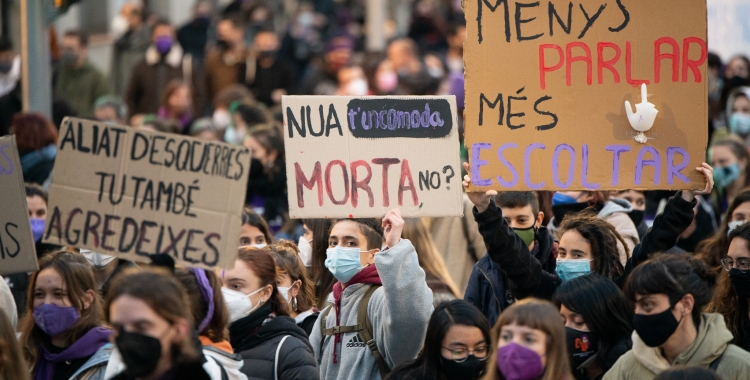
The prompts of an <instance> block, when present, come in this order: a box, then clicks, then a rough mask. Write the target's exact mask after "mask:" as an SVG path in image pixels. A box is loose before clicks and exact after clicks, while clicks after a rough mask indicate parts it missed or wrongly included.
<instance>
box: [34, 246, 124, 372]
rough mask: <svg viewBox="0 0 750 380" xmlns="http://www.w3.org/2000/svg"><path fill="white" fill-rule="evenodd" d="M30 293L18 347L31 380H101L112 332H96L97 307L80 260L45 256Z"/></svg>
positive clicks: (88, 270) (61, 255) (62, 254)
mask: <svg viewBox="0 0 750 380" xmlns="http://www.w3.org/2000/svg"><path fill="white" fill-rule="evenodd" d="M30 287H31V291H30V292H29V293H28V294H29V299H28V302H27V305H26V316H25V317H24V320H23V323H22V325H21V339H20V342H21V346H22V348H23V353H24V356H25V359H26V362H27V364H28V365H29V366H30V367H31V368H32V378H33V379H36V380H48V379H53V380H57V379H71V380H73V379H75V380H78V379H91V378H93V379H99V378H104V372H105V369H106V368H105V367H106V365H107V362H108V361H109V357H110V353H111V352H112V348H113V346H112V344H110V343H109V342H110V337H111V335H112V330H110V329H107V328H105V327H103V326H102V325H103V313H102V301H101V298H100V297H99V294H98V293H97V292H96V286H95V285H94V274H93V273H92V272H91V268H90V267H89V264H88V263H87V262H86V259H85V258H84V257H83V256H82V255H80V254H78V253H74V252H66V251H59V252H54V253H50V254H48V255H46V256H45V257H43V258H42V259H41V260H40V261H39V270H38V271H36V272H34V274H33V275H32V276H31V281H30Z"/></svg>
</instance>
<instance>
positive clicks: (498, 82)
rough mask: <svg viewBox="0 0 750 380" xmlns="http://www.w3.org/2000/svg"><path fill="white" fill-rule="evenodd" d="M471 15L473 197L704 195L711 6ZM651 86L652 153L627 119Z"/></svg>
mask: <svg viewBox="0 0 750 380" xmlns="http://www.w3.org/2000/svg"><path fill="white" fill-rule="evenodd" d="M464 7H465V8H464V10H465V12H466V19H467V20H468V22H467V39H466V43H465V45H464V65H465V70H466V110H465V117H466V124H465V125H466V147H467V149H469V160H470V163H471V173H470V174H471V176H472V180H473V186H472V190H475V191H485V190H488V189H496V190H501V191H502V190H516V191H526V190H556V189H568V190H608V189H699V188H703V186H704V179H703V176H702V175H701V174H700V173H699V172H698V171H696V170H695V168H696V167H698V166H700V164H701V162H703V161H704V160H705V155H706V143H707V133H706V121H707V120H708V110H707V95H706V91H707V84H706V54H707V50H706V0H653V1H635V0H579V1H575V2H569V1H562V0H551V1H544V2H532V1H527V2H521V1H511V0H507V1H506V0H471V1H465V2H464ZM642 83H646V84H647V92H648V102H650V103H653V104H654V105H655V107H656V109H657V110H658V111H659V112H658V114H657V116H656V119H655V122H654V124H653V127H651V129H650V130H647V131H646V132H645V136H646V138H647V140H646V142H645V144H642V143H639V142H636V141H635V140H634V137H636V136H637V135H638V133H639V132H638V131H636V130H634V129H633V128H631V125H630V122H629V120H628V114H627V113H626V109H625V101H629V102H630V103H631V104H633V105H635V104H638V103H641V100H642V96H641V88H640V85H641V84H642ZM631 110H632V108H631ZM636 115H637V116H638V117H640V115H639V114H636Z"/></svg>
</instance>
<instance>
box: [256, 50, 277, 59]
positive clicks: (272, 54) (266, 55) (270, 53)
mask: <svg viewBox="0 0 750 380" xmlns="http://www.w3.org/2000/svg"><path fill="white" fill-rule="evenodd" d="M275 58H276V50H264V51H259V52H258V59H259V60H266V59H275Z"/></svg>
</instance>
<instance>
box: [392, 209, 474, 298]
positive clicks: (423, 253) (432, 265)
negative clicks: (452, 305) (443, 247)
mask: <svg viewBox="0 0 750 380" xmlns="http://www.w3.org/2000/svg"><path fill="white" fill-rule="evenodd" d="M404 222H405V223H404V231H403V232H402V233H401V236H402V237H403V238H404V239H408V240H409V241H411V244H412V245H413V246H414V249H415V250H416V251H417V257H418V259H419V266H420V267H422V269H424V271H425V272H427V275H431V276H433V277H435V278H437V279H438V280H440V281H442V282H443V283H444V284H445V285H447V286H448V288H449V289H450V291H451V293H453V295H454V296H455V297H456V298H461V292H460V291H459V290H458V286H456V283H455V282H454V281H453V278H452V277H451V275H450V273H448V268H446V266H445V261H444V260H443V256H441V255H440V252H438V249H437V247H436V246H435V242H434V241H433V240H432V235H430V232H429V231H428V230H427V227H426V226H425V225H424V223H422V220H421V219H417V218H407V219H405V220H404Z"/></svg>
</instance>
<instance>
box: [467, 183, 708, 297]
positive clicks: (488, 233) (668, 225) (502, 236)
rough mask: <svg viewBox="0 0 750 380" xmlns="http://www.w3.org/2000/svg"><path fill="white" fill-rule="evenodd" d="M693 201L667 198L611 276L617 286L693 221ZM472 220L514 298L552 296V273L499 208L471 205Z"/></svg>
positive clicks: (556, 283) (556, 281)
mask: <svg viewBox="0 0 750 380" xmlns="http://www.w3.org/2000/svg"><path fill="white" fill-rule="evenodd" d="M696 203H697V202H696V201H695V200H693V201H692V202H687V201H685V200H684V199H682V198H681V197H680V195H679V193H678V194H677V195H675V196H673V197H672V198H670V199H669V202H668V203H667V206H666V208H665V209H664V213H663V214H661V215H659V216H657V217H656V219H655V220H654V224H653V227H652V228H651V231H649V232H648V233H647V234H646V236H645V237H644V238H643V241H642V242H641V243H640V244H638V245H637V246H635V248H634V249H633V256H632V257H631V258H630V259H628V261H627V263H626V265H625V271H624V272H623V274H622V275H621V276H619V277H617V278H615V279H612V280H613V281H614V282H615V283H616V284H617V285H618V286H619V287H620V288H622V287H623V286H624V285H625V280H626V279H627V277H628V274H630V272H631V271H632V270H633V268H635V267H636V266H638V265H639V264H641V263H642V262H644V261H646V260H648V259H649V257H650V256H651V255H652V254H654V253H657V252H662V251H666V250H667V249H669V248H672V247H673V246H674V245H675V243H676V242H677V239H678V238H679V236H680V234H681V233H682V232H683V231H685V229H686V228H687V227H688V226H689V225H690V223H692V221H693V208H694V207H695V205H696ZM474 219H475V220H476V221H477V224H478V225H479V232H480V233H481V234H482V237H483V238H484V244H485V246H486V247H487V254H488V255H489V256H490V258H491V259H492V261H494V262H495V263H496V264H497V267H498V269H499V270H500V271H501V272H502V273H503V275H505V277H507V279H508V284H509V286H510V291H511V293H512V294H513V296H514V297H515V298H516V299H523V298H526V297H536V298H541V299H547V300H549V299H552V295H553V294H554V293H555V290H556V289H557V287H558V286H559V285H560V283H561V281H560V278H559V277H557V275H556V274H553V273H548V272H545V271H544V270H543V269H542V264H541V263H540V262H539V260H538V259H537V258H536V257H534V256H532V255H531V254H530V253H529V249H528V247H527V246H526V243H524V242H523V240H521V238H520V237H518V236H517V235H516V234H515V232H514V231H513V229H512V228H511V227H510V226H509V225H508V223H507V222H506V221H505V219H503V214H502V211H500V208H499V207H497V206H496V205H495V202H494V201H490V206H489V207H488V208H487V210H485V211H484V212H482V213H479V212H477V209H476V207H475V208H474Z"/></svg>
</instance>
